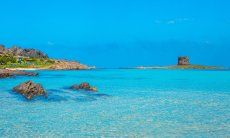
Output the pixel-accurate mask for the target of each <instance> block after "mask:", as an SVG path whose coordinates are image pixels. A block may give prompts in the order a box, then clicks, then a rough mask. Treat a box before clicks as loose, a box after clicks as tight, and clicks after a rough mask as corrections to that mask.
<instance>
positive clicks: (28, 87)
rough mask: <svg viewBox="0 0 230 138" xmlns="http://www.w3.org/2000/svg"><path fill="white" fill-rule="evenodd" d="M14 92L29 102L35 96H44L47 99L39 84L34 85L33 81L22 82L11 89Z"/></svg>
mask: <svg viewBox="0 0 230 138" xmlns="http://www.w3.org/2000/svg"><path fill="white" fill-rule="evenodd" d="M13 89H14V91H15V92H17V93H20V94H22V95H23V96H25V97H26V98H27V99H29V100H31V99H33V98H34V97H36V96H42V95H43V96H45V97H47V95H48V94H47V93H46V91H45V89H44V88H43V87H42V85H41V84H38V83H37V84H36V83H34V82H33V81H27V82H24V83H22V84H20V85H18V86H16V87H14V88H13Z"/></svg>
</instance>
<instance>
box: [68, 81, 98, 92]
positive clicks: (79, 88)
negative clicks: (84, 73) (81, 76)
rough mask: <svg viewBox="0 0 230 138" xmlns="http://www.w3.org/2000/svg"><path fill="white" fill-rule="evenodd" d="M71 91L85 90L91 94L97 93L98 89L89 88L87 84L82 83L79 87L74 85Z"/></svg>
mask: <svg viewBox="0 0 230 138" xmlns="http://www.w3.org/2000/svg"><path fill="white" fill-rule="evenodd" d="M71 89H73V90H86V91H93V92H97V91H98V89H97V88H96V87H93V86H90V84H89V83H88V82H83V83H81V84H80V85H78V84H75V85H73V86H71Z"/></svg>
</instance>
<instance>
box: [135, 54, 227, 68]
mask: <svg viewBox="0 0 230 138" xmlns="http://www.w3.org/2000/svg"><path fill="white" fill-rule="evenodd" d="M136 68H137V69H200V70H216V69H224V68H222V67H218V66H205V65H196V64H190V58H189V57H188V56H179V57H178V61H177V65H172V66H139V67H136Z"/></svg>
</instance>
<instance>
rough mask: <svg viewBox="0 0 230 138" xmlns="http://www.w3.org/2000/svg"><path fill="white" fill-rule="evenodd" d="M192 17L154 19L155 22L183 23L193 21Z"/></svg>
mask: <svg viewBox="0 0 230 138" xmlns="http://www.w3.org/2000/svg"><path fill="white" fill-rule="evenodd" d="M193 20H194V19H191V18H174V19H167V20H155V23H156V24H169V25H170V24H171V25H172V24H177V23H184V22H188V21H193Z"/></svg>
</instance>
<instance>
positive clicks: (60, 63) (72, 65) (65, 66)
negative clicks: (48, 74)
mask: <svg viewBox="0 0 230 138" xmlns="http://www.w3.org/2000/svg"><path fill="white" fill-rule="evenodd" d="M88 68H89V67H88V66H86V65H83V64H81V63H79V62H75V61H65V60H55V63H54V64H53V65H52V66H51V67H50V69H54V70H80V69H88Z"/></svg>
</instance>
